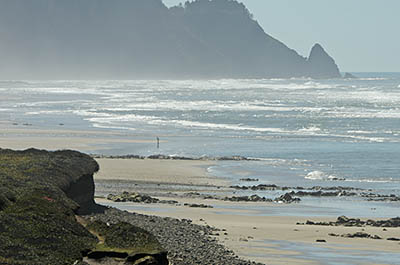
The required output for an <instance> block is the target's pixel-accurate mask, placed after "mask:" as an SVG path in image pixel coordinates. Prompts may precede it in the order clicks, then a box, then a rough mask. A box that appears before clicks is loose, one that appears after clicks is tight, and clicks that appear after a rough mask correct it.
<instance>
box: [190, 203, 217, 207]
mask: <svg viewBox="0 0 400 265" xmlns="http://www.w3.org/2000/svg"><path fill="white" fill-rule="evenodd" d="M184 205H185V206H188V207H191V208H214V207H213V206H211V205H206V204H196V203H185V204H184Z"/></svg>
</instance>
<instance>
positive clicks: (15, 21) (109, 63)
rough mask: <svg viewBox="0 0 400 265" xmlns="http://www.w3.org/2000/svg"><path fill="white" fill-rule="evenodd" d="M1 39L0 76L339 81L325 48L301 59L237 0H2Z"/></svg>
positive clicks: (29, 77)
mask: <svg viewBox="0 0 400 265" xmlns="http://www.w3.org/2000/svg"><path fill="white" fill-rule="evenodd" d="M0 34H1V36H2V38H1V40H0V79H162V78H168V79H184V78H269V77H302V76H306V77H316V78H336V77H340V74H339V69H338V67H337V65H336V63H335V62H334V60H333V59H332V58H331V57H330V56H329V55H328V54H327V53H326V52H325V50H324V49H323V48H322V47H321V46H320V45H315V46H314V48H313V49H312V51H313V52H312V53H311V55H312V56H311V57H312V58H310V59H307V58H304V57H302V56H300V55H299V54H298V53H297V52H296V51H294V50H292V49H290V48H289V47H287V46H286V45H285V44H283V43H282V42H280V41H279V40H277V39H274V38H273V37H271V36H270V35H268V34H266V33H265V32H264V30H263V29H262V28H261V26H260V25H259V24H258V23H257V22H256V21H255V20H254V19H253V18H252V15H251V14H250V11H249V10H248V9H247V8H246V7H245V6H244V5H243V4H240V3H238V2H236V1H228V0H219V1H216V0H214V1H205V0H197V1H194V2H191V3H187V4H185V5H184V6H181V7H173V8H167V7H166V6H165V5H164V4H163V3H162V1H161V0H134V1H132V0H117V1H108V0H86V1H81V0H69V1H65V0H36V1H24V0H1V1H0ZM310 49H311V47H310Z"/></svg>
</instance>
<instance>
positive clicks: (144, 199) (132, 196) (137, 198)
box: [107, 191, 177, 203]
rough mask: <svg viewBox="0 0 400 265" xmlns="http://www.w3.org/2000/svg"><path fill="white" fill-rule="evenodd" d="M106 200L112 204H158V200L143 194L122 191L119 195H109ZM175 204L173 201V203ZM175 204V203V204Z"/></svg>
mask: <svg viewBox="0 0 400 265" xmlns="http://www.w3.org/2000/svg"><path fill="white" fill-rule="evenodd" d="M107 200H110V201H114V202H138V203H159V202H160V200H159V199H157V198H153V197H151V196H148V195H145V194H139V193H136V192H127V191H124V192H123V193H121V194H120V195H114V194H109V195H108V196H107ZM174 202H175V201H174ZM176 203H177V202H176Z"/></svg>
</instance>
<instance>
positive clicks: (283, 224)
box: [95, 159, 400, 264]
mask: <svg viewBox="0 0 400 265" xmlns="http://www.w3.org/2000/svg"><path fill="white" fill-rule="evenodd" d="M97 161H98V162H99V164H100V168H101V170H100V172H99V173H98V174H97V175H96V176H95V180H106V179H111V180H115V179H118V180H126V181H141V182H145V181H148V182H149V183H155V182H159V183H162V182H168V183H173V182H175V183H176V184H187V185H190V184H200V185H201V184H203V185H215V186H219V185H226V184H227V182H226V181H224V180H219V179H215V178H210V176H208V175H207V171H206V170H205V167H207V166H209V165H210V162H208V161H175V160H174V161H159V160H155V161H153V160H135V159H125V160H124V159H97ZM103 170H104V171H103ZM135 191H136V192H140V190H135ZM121 192H122V190H121ZM158 192H159V191H158ZM165 192H166V193H168V191H165ZM157 198H159V199H165V200H171V199H173V200H176V201H178V202H179V204H178V205H179V206H176V205H166V204H142V203H113V202H111V201H108V200H106V199H101V198H99V199H97V202H98V203H100V204H105V205H110V206H114V207H118V208H121V209H124V210H128V211H133V212H136V213H140V214H146V215H156V216H161V217H173V218H178V219H190V220H192V221H193V222H194V223H195V224H200V225H210V226H213V227H216V228H218V229H225V230H226V232H222V233H220V234H219V235H218V236H216V238H217V239H218V240H219V241H220V242H221V243H223V244H224V245H225V246H227V247H228V248H229V249H232V250H233V251H234V252H235V253H236V254H237V255H239V256H240V257H243V258H245V259H250V260H253V261H257V262H262V263H265V264H320V263H319V262H316V261H313V260H311V259H307V258H302V257H301V256H302V253H301V251H300V250H298V249H296V248H293V250H288V249H281V248H280V246H281V244H282V242H284V243H285V244H294V245H296V244H306V245H307V246H311V247H313V246H315V247H318V248H323V249H325V250H326V251H332V252H335V251H339V252H340V251H342V250H345V251H355V252H359V251H367V252H371V251H372V252H374V251H375V252H381V253H384V252H387V253H397V252H398V251H399V249H400V246H399V243H398V242H395V241H388V240H386V238H388V237H397V238H400V229H399V228H386V231H384V230H383V228H377V227H362V228H361V227H343V226H338V227H332V226H309V225H307V226H305V225H296V223H298V222H300V223H304V222H306V221H307V220H313V221H320V222H327V221H335V219H334V218H327V217H325V218H324V217H313V216H309V217H307V218H306V217H304V216H302V217H300V216H298V217H297V216H262V215H260V213H259V212H257V211H255V210H251V209H246V208H248V206H259V207H263V211H266V212H268V209H271V212H272V210H273V212H276V210H277V209H279V211H282V215H285V211H288V210H290V209H288V205H285V204H276V203H266V202H261V203H258V202H250V203H248V202H247V203H246V202H225V201H219V200H204V199H198V198H189V197H182V196H174V194H168V196H165V197H163V196H162V195H160V196H158V197H157ZM184 203H191V204H206V205H212V206H213V207H214V208H204V209H203V208H190V207H187V206H184ZM296 207H300V208H301V207H302V206H301V204H298V205H297V206H296ZM356 232H365V233H368V234H371V235H378V236H380V237H382V238H383V239H382V240H374V239H362V238H344V237H333V236H329V234H330V233H334V234H339V235H342V234H348V233H356ZM225 233H226V234H225ZM317 240H325V241H326V242H324V243H318V242H316V241H317Z"/></svg>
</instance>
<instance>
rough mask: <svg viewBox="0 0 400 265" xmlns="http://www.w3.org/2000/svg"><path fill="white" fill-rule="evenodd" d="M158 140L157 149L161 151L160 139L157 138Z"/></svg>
mask: <svg viewBox="0 0 400 265" xmlns="http://www.w3.org/2000/svg"><path fill="white" fill-rule="evenodd" d="M156 138H157V149H160V138H158V137H156Z"/></svg>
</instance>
